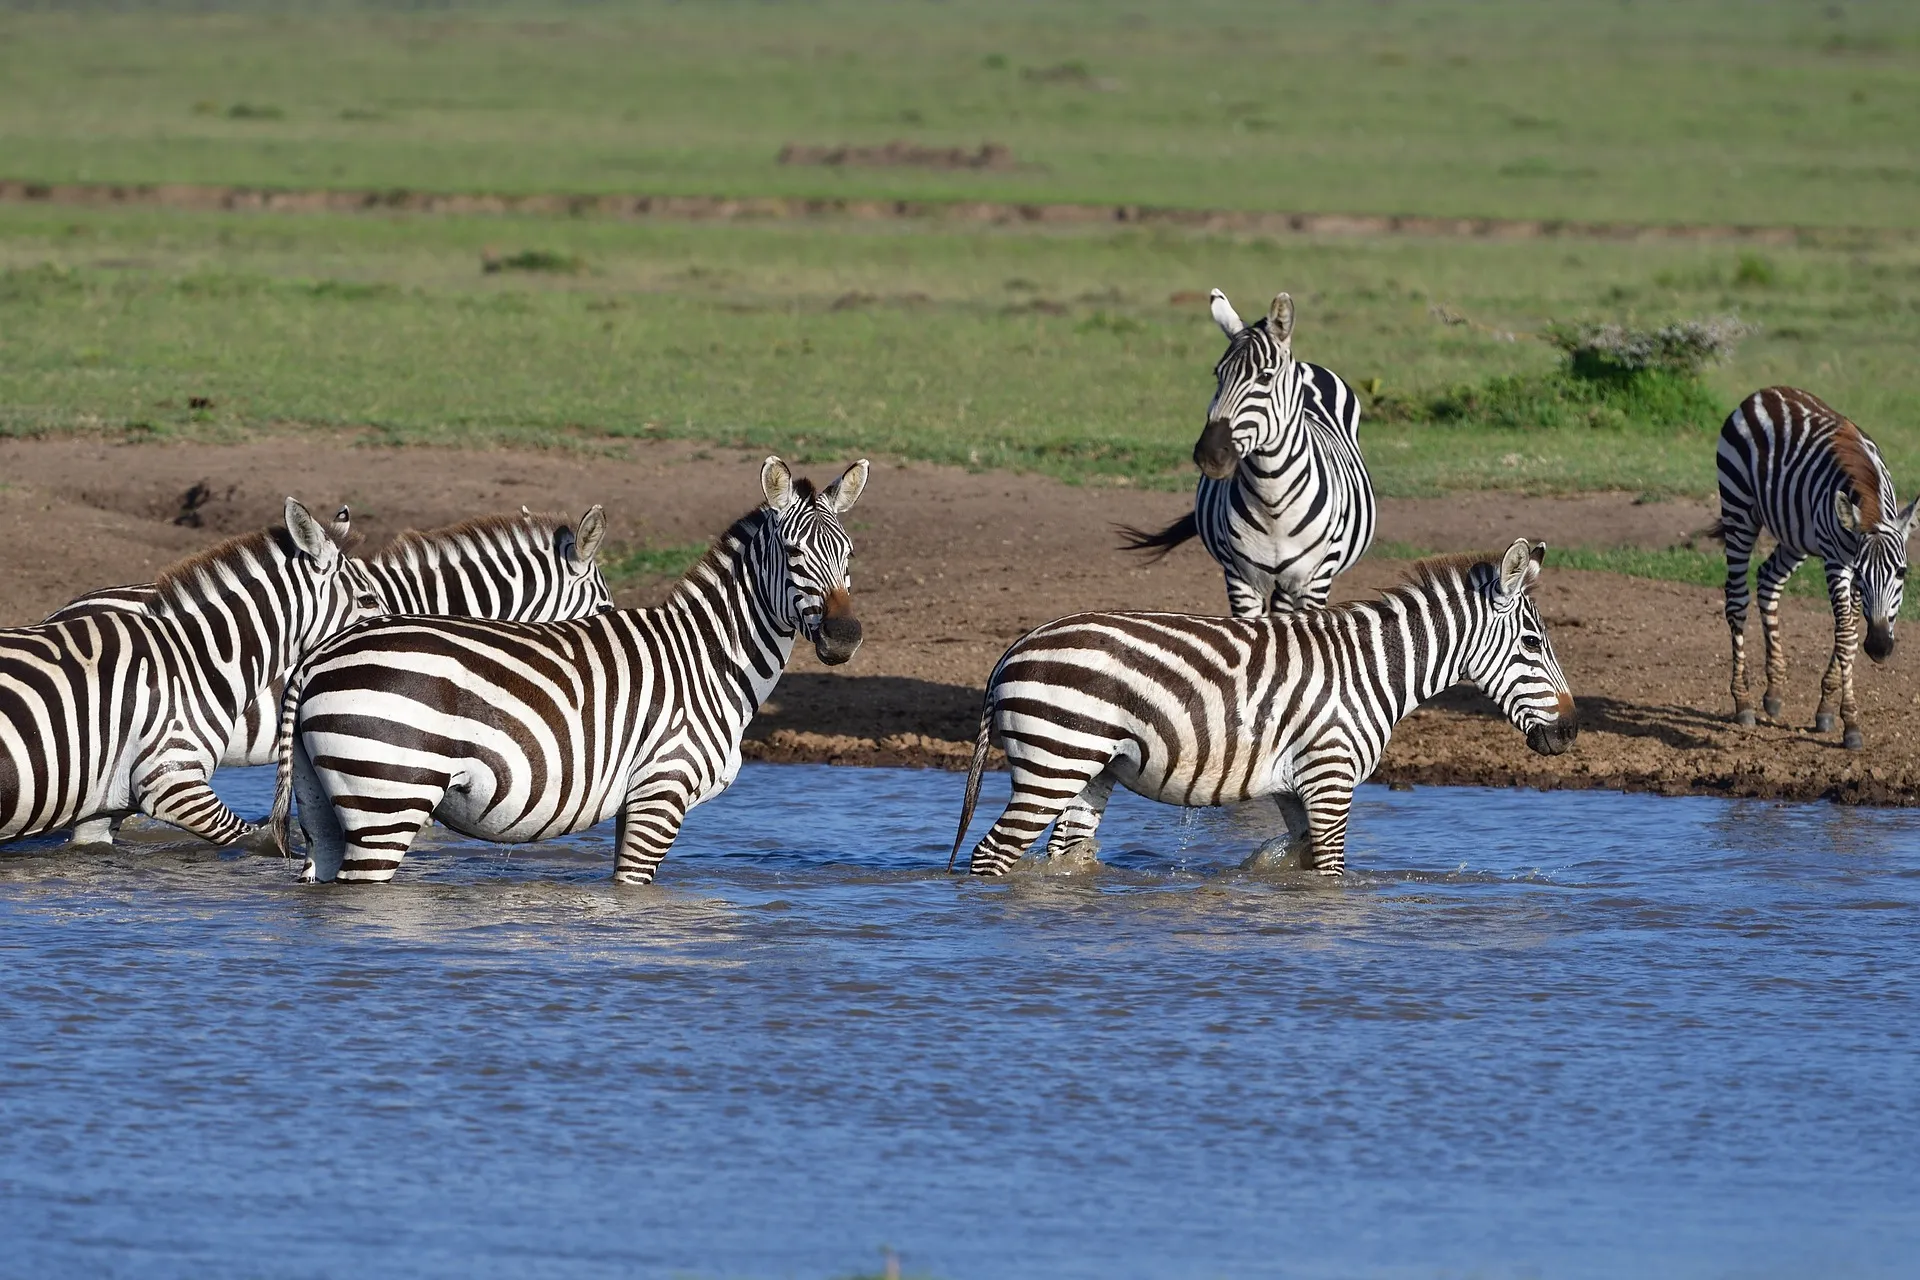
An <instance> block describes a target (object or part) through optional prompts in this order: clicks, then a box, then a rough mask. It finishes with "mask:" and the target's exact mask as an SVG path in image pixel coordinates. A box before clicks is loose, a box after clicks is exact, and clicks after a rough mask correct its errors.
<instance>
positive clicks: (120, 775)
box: [0, 498, 382, 844]
mask: <svg viewBox="0 0 1920 1280" xmlns="http://www.w3.org/2000/svg"><path fill="white" fill-rule="evenodd" d="M344 532H345V530H344V528H343V527H341V526H339V525H336V526H335V527H333V528H332V529H329V528H327V527H325V526H322V525H321V524H320V522H319V521H317V520H315V519H314V518H313V516H312V515H311V514H309V513H308V511H307V509H306V508H305V507H303V506H301V505H300V504H299V503H298V502H295V501H294V500H293V499H292V498H289V499H287V504H286V525H285V527H284V528H274V529H268V530H265V531H263V532H260V533H254V534H249V535H246V536H244V537H240V538H235V539H232V540H230V541H228V542H226V543H223V544H221V545H220V546H218V547H215V548H213V549H211V550H209V551H206V552H203V553H201V554H200V555H197V556H194V557H192V558H190V559H188V560H185V561H183V562H181V563H180V564H178V565H176V566H174V567H173V568H171V569H169V570H168V571H167V572H166V573H164V574H162V575H161V577H160V580H159V582H157V583H156V584H154V587H153V595H152V598H151V599H150V600H148V601H147V602H146V603H145V605H144V606H143V607H141V608H139V609H137V610H136V609H127V608H100V609H95V610H82V611H78V612H76V613H75V614H74V615H73V616H70V617H67V618H64V619H62V620H61V621H57V622H45V623H41V624H40V625H38V626H34V627H22V628H19V629H17V630H13V631H6V632H0V840H10V839H13V838H15V837H18V836H26V835H36V834H38V833H40V832H44V831H54V830H58V829H60V828H62V827H69V826H73V825H75V824H85V823H89V822H94V823H96V824H98V823H100V822H103V821H106V820H109V819H114V818H118V817H123V816H125V815H126V814H128V813H132V812H136V811H138V812H143V813H146V814H149V815H151V816H152V817H155V818H158V819H160V820H162V821H164V822H171V823H173V824H175V825H176V826H180V827H184V828H185V829H186V830H188V831H191V832H193V833H194V834H195V835H198V836H200V837H202V838H203V839H206V840H210V841H212V842H214V843H215V844H226V843H228V842H229V841H232V840H234V839H236V838H238V837H239V836H241V835H244V834H246V833H247V832H248V831H249V830H251V829H252V828H251V827H250V826H249V824H247V823H245V822H243V821H242V820H241V819H240V818H238V817H236V816H235V815H234V814H233V813H232V811H230V810H229V809H228V808H227V807H226V806H225V805H224V804H222V803H221V802H220V800H219V799H218V798H217V797H216V796H215V795H214V794H213V792H212V790H211V789H209V787H208V786H207V779H208V778H209V777H210V776H211V775H212V773H213V770H214V768H215V766H216V765H217V764H218V763H219V760H220V757H221V753H222V752H223V750H224V749H225V747H226V745H227V743H228V742H229V741H231V739H232V737H233V734H234V731H235V726H236V725H237V724H238V723H239V722H240V720H241V717H242V715H243V713H244V711H245V709H246V707H247V705H248V704H249V703H251V702H252V701H253V700H254V699H255V698H256V697H258V696H259V695H260V693H261V692H262V691H263V690H264V689H267V688H268V687H269V686H270V685H271V684H272V682H273V681H274V680H275V679H276V678H277V677H279V676H281V675H283V674H284V673H285V672H286V671H287V670H289V669H290V668H291V667H292V666H293V665H294V664H295V663H296V662H297V661H298V660H299V659H300V658H302V657H303V656H305V655H306V653H307V652H308V651H309V650H311V649H312V648H313V647H314V646H315V645H316V644H318V643H320V642H321V641H323V640H325V639H327V638H328V637H330V636H332V635H333V634H334V633H335V632H337V631H339V630H341V629H342V628H344V627H346V626H349V625H351V624H352V623H354V622H356V621H359V620H360V619H362V618H367V617H372V616H374V615H377V614H378V613H380V612H381V611H382V605H381V602H380V598H379V596H378V595H377V594H376V593H375V591H374V588H373V585H372V583H371V582H369V581H368V580H367V577H366V575H365V573H364V572H363V571H362V570H361V568H360V567H359V566H358V565H356V564H354V563H353V562H352V561H350V560H349V559H348V558H347V557H346V556H344V555H342V554H341V552H340V548H339V537H340V535H342V534H344Z"/></svg>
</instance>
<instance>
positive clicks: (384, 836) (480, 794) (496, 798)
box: [272, 458, 867, 884]
mask: <svg viewBox="0 0 1920 1280" xmlns="http://www.w3.org/2000/svg"><path fill="white" fill-rule="evenodd" d="M866 481H867V464H866V462H865V461H864V460H863V461H860V462H856V463H854V464H853V466H851V467H849V468H848V469H847V471H846V473H845V474H844V475H842V476H841V477H840V478H839V479H838V480H836V481H834V482H833V483H832V484H831V485H828V486H827V487H826V489H824V490H822V491H820V492H817V493H816V492H815V491H814V488H813V486H812V485H811V484H809V483H807V482H806V481H804V480H795V479H794V478H793V476H792V473H791V472H789V471H788V469H787V466H786V464H785V463H783V462H781V461H780V459H778V458H768V459H767V461H766V465H765V467H764V468H763V469H762V472H761V486H762V489H763V491H764V493H765V496H766V502H765V504H764V505H763V506H761V507H759V508H757V509H755V510H754V511H752V512H750V513H748V514H747V515H746V516H743V517H742V518H741V519H739V520H738V521H736V522H735V523H734V525H733V527H732V528H730V529H728V530H727V531H726V533H724V534H722V535H721V537H720V538H719V540H718V541H716V542H715V543H714V545H713V547H712V548H711V549H710V550H709V551H708V552H707V554H706V557H705V558H704V559H702V560H701V561H700V563H699V564H697V565H695V566H694V567H693V569H692V570H691V571H690V572H689V573H688V574H687V576H686V577H685V578H684V579H683V580H682V581H681V583H680V585H679V586H678V587H676V588H675V589H674V592H673V595H672V597H671V598H670V599H669V600H668V601H667V603H666V604H664V605H662V606H661V607H659V608H657V609H622V610H617V611H614V612H611V613H602V614H596V615H595V616H593V617H590V618H582V619H578V620H576V621H572V622H552V623H546V624H543V625H542V624H532V623H511V622H480V621H461V620H454V619H442V618H390V619H384V620H382V621H380V622H378V623H374V624H370V625H369V626H367V627H363V628H360V629H359V630H356V631H355V632H354V633H353V634H352V635H349V636H344V637H342V638H341V639H340V640H339V641H338V642H336V643H335V644H332V645H329V646H328V647H327V649H326V650H325V651H324V652H323V653H320V654H318V655H316V656H315V658H314V661H313V662H311V663H309V664H308V665H307V666H306V667H304V668H302V669H301V670H300V671H299V672H298V673H296V675H295V680H294V685H293V687H292V690H291V691H290V692H289V694H288V697H287V700H286V703H285V707H284V710H283V713H282V716H281V730H282V732H281V748H280V749H281V757H280V773H279V779H278V785H277V787H276V789H275V795H274V807H273V819H272V821H273V827H274V833H275V838H276V839H277V840H278V841H279V842H280V847H281V849H282V850H283V851H285V850H287V849H288V838H287V837H288V831H287V818H288V809H289V807H290V801H291V799H292V796H293V794H294V793H295V792H297V793H298V795H299V801H300V824H301V826H302V828H304V830H305V831H306V834H307V864H306V867H305V869H304V870H303V871H302V874H301V878H302V879H303V880H308V881H316V880H318V881H327V880H333V879H336V878H338V879H342V880H389V879H391V878H392V877H393V873H394V872H395V871H396V870H397V869H398V868H399V866H400V862H401V859H403V858H404V857H405V856H406V854H407V851H408V849H409V848H411V847H412V844H413V840H414V837H415V836H416V835H417V834H418V833H419V830H420V828H421V827H422V826H424V825H425V824H426V822H427V819H428V818H429V817H432V818H437V819H439V820H440V821H441V822H443V823H445V824H446V825H447V826H449V827H451V828H452V829H454V830H455V831H458V832H460V833H462V834H463V835H467V836H471V837H474V838H477V839H482V840H495V841H501V842H510V843H521V842H524V841H530V840H545V839H549V838H551V837H554V836H560V835H565V834H567V833H568V832H573V831H583V830H585V829H586V828H588V827H591V826H593V825H594V824H595V823H597V822H600V821H602V820H604V819H606V818H609V817H614V816H616V815H617V816H618V819H619V822H618V829H617V834H616V836H615V868H614V878H615V879H616V880H618V881H620V882H622V883H625V884H646V883H648V882H649V881H651V880H652V879H653V874H654V869H655V868H656V867H658V866H659V864H660V860H661V859H662V858H664V857H665V856H666V854H667V850H668V848H669V847H670V846H671V845H672V844H673V841H674V837H675V836H676V835H678V834H679V831H680V824H681V821H682V820H683V819H684V818H685V817H686V814H687V811H688V810H689V809H691V808H692V807H693V806H694V805H696V804H699V803H701V802H702V801H704V800H708V799H711V798H712V797H713V796H715V795H717V794H719V793H720V791H721V790H723V789H724V788H725V787H726V786H727V785H728V784H729V783H730V782H732V781H733V779H734V776H735V775H736V774H737V773H738V772H739V771H740V738H741V735H742V734H743V733H744V732H745V730H746V727H747V722H748V720H750V719H751V718H752V717H753V714H754V712H755V711H756V710H757V709H758V708H759V706H760V704H761V703H762V702H764V701H766V699H767V696H768V695H769V694H770V693H772V691H773V687H774V685H775V683H776V682H778V680H779V679H780V673H781V671H782V670H783V669H784V668H785V666H786V663H787V658H788V657H789V655H791V654H792V652H793V645H794V638H795V635H796V633H797V634H799V635H803V636H805V637H806V638H807V639H808V640H810V641H811V642H812V643H813V646H814V651H815V652H816V653H817V654H818V655H819V656H820V660H821V661H823V662H827V663H841V662H845V661H846V660H847V659H848V658H851V657H852V656H853V652H854V650H855V649H856V648H858V647H859V644H860V623H859V622H858V620H857V619H856V618H855V617H854V613H853V598H852V596H851V595H850V594H849V588H850V587H851V585H852V584H851V580H850V579H849V578H848V576H847V560H848V557H849V556H850V555H851V554H852V550H853V549H852V545H851V544H850V543H849V542H848V540H847V535H846V533H845V531H844V530H843V529H842V527H841V524H840V517H841V516H842V515H844V514H845V513H846V511H847V510H848V509H849V508H850V507H852V506H853V504H854V502H855V500H856V499H858V498H859V496H860V491H861V489H862V488H863V487H864V486H865V485H866Z"/></svg>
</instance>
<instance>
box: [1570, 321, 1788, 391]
mask: <svg viewBox="0 0 1920 1280" xmlns="http://www.w3.org/2000/svg"><path fill="white" fill-rule="evenodd" d="M1752 332H1753V327H1752V326H1751V325H1748V324H1745V323H1743V322H1741V321H1740V320H1737V319H1735V318H1734V317H1732V316H1723V317H1721V318H1719V319H1717V320H1682V321H1680V322H1679V323H1678V324H1670V325H1666V326H1664V327H1663V328H1659V329H1629V328H1627V327H1626V326H1625V325H1619V324H1579V325H1569V324H1559V323H1555V324H1550V325H1548V326H1547V328H1546V331H1545V333H1544V334H1542V336H1543V337H1544V338H1545V339H1546V340H1547V341H1548V342H1550V343H1552V344H1553V345H1554V346H1556V347H1559V348H1560V349H1561V350H1562V351H1564V352H1566V353H1567V359H1568V362H1569V364H1570V366H1571V368H1570V372H1572V373H1573V374H1574V376H1576V377H1581V378H1595V379H1613V378H1618V377H1621V376H1623V375H1632V374H1639V373H1669V374H1677V375H1679V376H1681V377H1688V378H1693V377H1698V376H1699V374H1700V371H1701V370H1702V369H1704V368H1706V367H1707V366H1708V365H1709V364H1717V363H1719V362H1720V361H1722V360H1724V359H1726V358H1727V357H1728V356H1730V355H1732V354H1733V349H1734V347H1736V346H1738V345H1739V342H1740V339H1741V338H1744V337H1745V336H1747V335H1748V334H1749V333H1752Z"/></svg>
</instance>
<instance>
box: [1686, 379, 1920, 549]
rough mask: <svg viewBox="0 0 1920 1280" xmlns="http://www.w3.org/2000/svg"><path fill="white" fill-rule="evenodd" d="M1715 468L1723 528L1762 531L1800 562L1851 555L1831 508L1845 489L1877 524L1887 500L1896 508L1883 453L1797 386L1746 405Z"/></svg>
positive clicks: (1723, 433)
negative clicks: (1815, 558) (1803, 558)
mask: <svg viewBox="0 0 1920 1280" xmlns="http://www.w3.org/2000/svg"><path fill="white" fill-rule="evenodd" d="M1714 465H1715V469H1716V471H1717V472H1718V475H1719V487H1720V508H1721V520H1722V523H1723V525H1726V526H1728V527H1731V528H1734V529H1736V530H1740V531H1758V530H1761V529H1764V530H1766V531H1767V532H1769V533H1771V534H1772V535H1773V536H1774V538H1775V539H1776V540H1777V541H1779V542H1780V543H1781V544H1782V545H1783V546H1785V547H1787V548H1788V549H1789V550H1791V551H1793V552H1795V553H1797V554H1799V555H1802V556H1821V557H1823V558H1826V559H1834V558H1840V557H1843V556H1845V555H1850V554H1851V550H1852V548H1851V546H1850V545H1849V544H1850V542H1851V539H1849V538H1847V537H1845V536H1843V534H1844V531H1843V530H1842V528H1841V526H1840V521H1839V518H1838V516H1837V515H1836V513H1835V510H1834V505H1833V502H1834V494H1835V493H1836V492H1838V491H1840V490H1841V489H1842V488H1845V489H1846V490H1847V491H1849V492H1850V493H1851V495H1852V496H1853V499H1854V501H1855V503H1856V504H1858V505H1859V506H1860V507H1861V508H1862V509H1863V510H1867V511H1871V512H1872V513H1873V514H1874V516H1875V517H1876V518H1878V517H1880V516H1881V515H1882V514H1883V512H1882V507H1883V496H1882V495H1883V493H1884V494H1885V499H1884V502H1885V503H1890V502H1891V501H1892V483H1891V478H1890V477H1889V476H1888V474H1887V470H1886V464H1885V463H1884V462H1882V461H1881V458H1880V450H1879V448H1878V447H1877V446H1876V445H1875V444H1874V443H1873V441H1872V440H1871V439H1869V438H1868V437H1867V435H1866V433H1865V432H1863V431H1861V430H1860V428H1859V427H1857V426H1855V425H1854V424H1853V422H1851V421H1850V420H1849V419H1847V418H1846V417H1845V416H1843V415H1842V414H1840V413H1839V412H1837V411H1836V410H1834V409H1833V408H1832V407H1831V406H1829V405H1828V404H1827V403H1826V402H1825V401H1823V400H1821V399H1820V397H1818V396H1816V395H1814V394H1813V393H1812V392H1810V391H1802V390H1800V389H1799V388H1797V387H1765V388H1763V389H1761V390H1759V391H1756V392H1754V393H1753V394H1752V395H1750V396H1748V397H1747V398H1746V399H1745V400H1743V401H1741V402H1740V404H1739V405H1738V406H1737V407H1736V408H1735V409H1734V411H1733V412H1732V413H1730V414H1728V415H1727V420H1726V422H1725V423H1724V424H1722V426H1721V428H1720V443H1719V447H1718V449H1717V450H1716V452H1715V457H1714ZM1884 514H1887V515H1891V514H1892V512H1891V511H1890V510H1888V511H1886V512H1885V513H1884Z"/></svg>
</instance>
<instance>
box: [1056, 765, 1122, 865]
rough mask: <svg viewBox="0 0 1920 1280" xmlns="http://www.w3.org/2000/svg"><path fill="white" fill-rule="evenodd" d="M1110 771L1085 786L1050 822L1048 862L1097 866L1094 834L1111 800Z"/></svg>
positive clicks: (1096, 845) (1111, 774) (1097, 846)
mask: <svg viewBox="0 0 1920 1280" xmlns="http://www.w3.org/2000/svg"><path fill="white" fill-rule="evenodd" d="M1113 783H1114V777H1113V771H1112V770H1111V769H1109V770H1106V771H1104V772H1102V773H1101V774H1100V776H1099V777H1097V778H1095V779H1094V780H1093V781H1092V782H1089V783H1088V784H1087V785H1086V788H1085V789H1084V790H1082V791H1081V792H1080V794H1079V795H1077V796H1075V797H1074V798H1073V799H1072V801H1070V802H1069V803H1068V805H1067V807H1066V808H1065V809H1062V810H1061V811H1060V816H1059V817H1058V818H1055V819H1054V821H1053V834H1052V835H1051V836H1050V837H1048V839H1047V860H1048V861H1049V862H1053V861H1068V860H1071V861H1074V862H1078V863H1080V864H1082V865H1085V866H1097V865H1098V864H1099V856H1098V855H1099V853H1100V846H1099V845H1098V844H1096V843H1095V842H1094V838H1093V837H1094V834H1095V833H1096V832H1097V831H1099V830H1100V819H1101V817H1102V816H1103V815H1104V814H1105V813H1106V811H1107V801H1108V800H1110V799H1112V798H1113Z"/></svg>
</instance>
